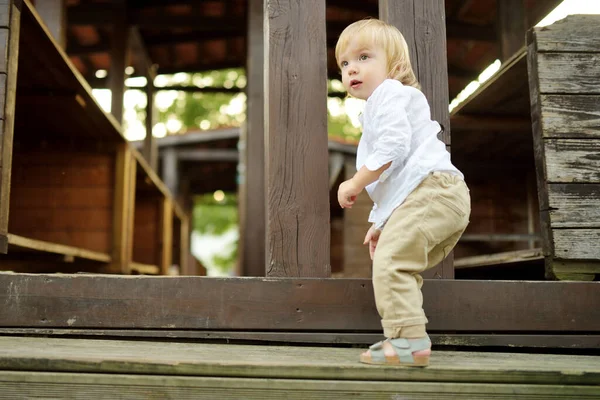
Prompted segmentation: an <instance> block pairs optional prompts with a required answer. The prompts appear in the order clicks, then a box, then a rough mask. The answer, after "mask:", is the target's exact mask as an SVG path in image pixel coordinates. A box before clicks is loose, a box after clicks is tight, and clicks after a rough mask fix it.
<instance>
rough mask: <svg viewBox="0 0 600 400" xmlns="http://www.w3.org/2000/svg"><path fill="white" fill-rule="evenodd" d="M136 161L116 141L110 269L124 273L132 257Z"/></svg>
mask: <svg viewBox="0 0 600 400" xmlns="http://www.w3.org/2000/svg"><path fill="white" fill-rule="evenodd" d="M135 173H136V161H135V158H134V156H133V153H132V151H131V149H130V148H129V145H128V144H127V143H119V144H118V149H117V159H116V165H115V194H114V208H113V213H114V214H113V236H112V237H113V239H112V241H113V245H112V254H111V256H112V263H111V266H110V271H109V272H113V273H123V274H128V273H129V272H130V264H131V258H132V246H133V215H134V207H135V182H136V181H135Z"/></svg>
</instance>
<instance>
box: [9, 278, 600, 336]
mask: <svg viewBox="0 0 600 400" xmlns="http://www.w3.org/2000/svg"><path fill="white" fill-rule="evenodd" d="M0 287H4V288H7V290H5V291H2V292H0V303H1V304H3V305H4V306H3V312H2V313H1V314H0V326H3V327H38V328H41V327H54V328H101V329H103V328H105V327H112V328H127V329H201V330H245V331H247V330H277V331H326V332H343V331H346V332H347V331H352V332H381V325H380V321H379V316H378V315H377V311H376V307H375V304H374V300H373V290H372V286H371V282H370V280H368V279H362V280H361V279H269V278H227V279H217V278H201V277H182V278H177V279H164V278H160V277H145V276H144V277H128V278H127V279H123V278H122V277H119V276H111V275H105V276H93V275H31V274H19V275H14V274H2V273H0ZM599 287H600V283H596V282H582V283H578V284H576V285H574V284H570V283H563V282H509V281H504V282H492V281H454V280H443V279H439V280H438V279H433V280H426V281H425V285H424V286H423V297H424V308H425V310H426V313H427V317H428V318H429V325H428V329H429V330H430V331H432V332H435V331H438V332H439V331H457V332H465V331H472V332H475V331H479V332H485V331H488V332H490V331H498V332H500V331H503V332H506V331H531V332H533V331H538V332H539V331H565V332H598V331H600V310H598V309H597V308H595V307H590V306H589V305H590V304H598V303H599V302H600V290H598V288H599ZM524 302H525V305H526V306H524ZM90 304H93V305H94V306H93V307H90ZM150 310H151V312H150ZM465 310H469V312H468V313H466V312H465ZM514 310H519V312H515V311H514Z"/></svg>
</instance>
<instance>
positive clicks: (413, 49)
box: [379, 0, 454, 279]
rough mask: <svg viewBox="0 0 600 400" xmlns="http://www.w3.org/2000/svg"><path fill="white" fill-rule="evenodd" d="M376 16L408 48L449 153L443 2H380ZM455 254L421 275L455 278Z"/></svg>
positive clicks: (432, 0) (436, 0)
mask: <svg viewBox="0 0 600 400" xmlns="http://www.w3.org/2000/svg"><path fill="white" fill-rule="evenodd" d="M379 17H380V18H381V19H382V20H384V21H386V22H388V23H390V24H392V25H394V26H396V27H397V28H398V29H399V30H400V32H402V34H403V35H404V38H405V39H406V42H407V43H408V47H409V49H410V60H411V63H412V67H413V69H414V71H415V74H416V75H417V79H418V80H419V82H420V83H421V86H422V90H423V93H424V94H425V96H426V97H427V100H429V104H430V107H431V117H432V118H433V119H435V120H436V121H438V122H439V123H440V124H442V125H443V126H444V128H445V130H444V133H443V135H442V137H441V139H442V140H443V141H444V143H446V146H448V150H450V116H449V111H448V104H449V101H448V68H447V66H448V61H447V59H446V16H445V10H444V1H443V0H428V1H421V0H379ZM453 260H454V255H453V254H450V255H449V256H448V257H447V258H446V259H445V260H444V261H443V262H442V263H441V264H439V265H438V266H437V267H435V268H432V269H431V270H429V271H426V273H425V274H423V276H424V277H427V278H432V277H435V278H445V279H453V278H454V262H453Z"/></svg>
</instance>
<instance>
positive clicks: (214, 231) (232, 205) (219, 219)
mask: <svg viewBox="0 0 600 400" xmlns="http://www.w3.org/2000/svg"><path fill="white" fill-rule="evenodd" d="M237 224H238V212H237V196H235V195H233V194H225V199H224V200H223V201H221V202H218V201H216V200H215V199H214V196H213V195H212V194H206V195H204V196H198V197H197V199H196V201H195V206H194V230H196V231H198V232H200V233H202V234H207V235H222V234H223V233H225V232H227V231H228V230H229V229H231V228H233V227H235V226H237Z"/></svg>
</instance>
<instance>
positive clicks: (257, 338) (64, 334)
mask: <svg viewBox="0 0 600 400" xmlns="http://www.w3.org/2000/svg"><path fill="white" fill-rule="evenodd" d="M0 336H29V337H56V338H71V339H82V338H87V339H121V340H128V339H144V340H165V339H167V340H171V341H190V340H191V341H202V342H206V343H211V342H216V343H220V342H227V343H290V344H293V343H297V344H314V345H335V346H338V345H339V346H347V345H355V344H362V345H371V344H373V343H375V342H378V341H380V340H381V339H382V333H381V332H371V333H345V332H260V331H253V332H248V331H211V330H172V329H162V330H157V329H43V328H0ZM429 337H430V338H431V342H432V343H433V346H434V349H435V348H445V347H456V348H478V347H486V348H513V349H516V348H526V349H570V350H583V349H600V334H597V335H593V334H589V335H585V334H581V335H573V334H560V333H556V334H539V333H532V334H527V333H523V334H518V333H515V334H497V333H492V332H490V333H485V332H484V333H479V334H463V333H444V332H437V333H436V332H433V333H432V332H430V333H429Z"/></svg>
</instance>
